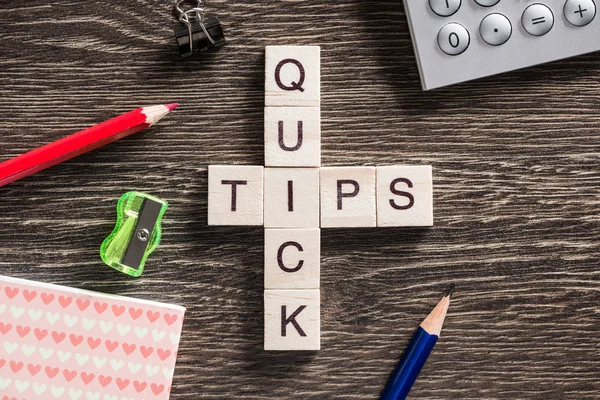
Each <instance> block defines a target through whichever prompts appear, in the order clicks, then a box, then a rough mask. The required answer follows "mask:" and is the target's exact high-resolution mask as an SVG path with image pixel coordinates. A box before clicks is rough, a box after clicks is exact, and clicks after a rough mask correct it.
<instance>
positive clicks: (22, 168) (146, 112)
mask: <svg viewBox="0 0 600 400" xmlns="http://www.w3.org/2000/svg"><path fill="white" fill-rule="evenodd" d="M175 107H177V104H176V103H173V104H165V105H158V106H150V107H143V108H138V109H137V110H133V111H130V112H128V113H126V114H123V115H120V116H118V117H116V118H113V119H110V120H108V121H106V122H103V123H101V124H98V125H96V126H92V127H91V128H87V129H84V130H82V131H81V132H77V133H74V134H73V135H71V136H67V137H66V138H63V139H60V140H57V141H56V142H53V143H50V144H47V145H45V146H42V147H39V148H37V149H35V150H32V151H30V152H28V153H25V154H22V155H20V156H18V157H15V158H13V159H10V160H8V161H5V162H3V163H0V187H1V186H4V185H8V184H9V183H11V182H14V181H16V180H19V179H21V178H24V177H26V176H29V175H31V174H35V173H36V172H39V171H41V170H43V169H46V168H49V167H51V166H53V165H56V164H58V163H61V162H63V161H67V160H70V159H71V158H73V157H77V156H78V155H81V154H83V153H87V152H88V151H91V150H94V149H97V148H98V147H101V146H104V145H105V144H108V143H112V142H114V141H115V140H118V139H121V138H124V137H125V136H129V135H131V134H134V133H136V132H139V131H141V130H142V129H146V128H148V127H149V126H152V125H154V124H155V123H157V122H158V121H159V120H160V119H161V118H162V117H164V116H165V115H167V114H168V113H169V112H170V111H172V110H173V109H174V108H175Z"/></svg>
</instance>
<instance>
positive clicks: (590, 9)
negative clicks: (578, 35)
mask: <svg viewBox="0 0 600 400" xmlns="http://www.w3.org/2000/svg"><path fill="white" fill-rule="evenodd" d="M564 13H565V18H566V19H567V21H569V23H570V24H571V25H575V26H585V25H587V24H589V23H590V22H592V20H593V19H594V17H595V16H596V4H595V3H594V1H593V0H567V2H566V3H565V8H564Z"/></svg>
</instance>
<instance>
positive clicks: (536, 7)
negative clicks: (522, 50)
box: [521, 3, 554, 36]
mask: <svg viewBox="0 0 600 400" xmlns="http://www.w3.org/2000/svg"><path fill="white" fill-rule="evenodd" d="M521 23H522V24H523V28H525V30H526V31H527V33H529V34H530V35H533V36H542V35H545V34H546V33H548V32H550V30H551V29H552V27H553V26H554V14H552V11H551V10H550V9H549V8H548V7H547V6H545V5H544V4H541V3H535V4H532V5H530V6H529V7H527V8H526V9H525V11H524V12H523V16H522V17H521Z"/></svg>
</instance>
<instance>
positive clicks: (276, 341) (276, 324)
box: [265, 290, 321, 350]
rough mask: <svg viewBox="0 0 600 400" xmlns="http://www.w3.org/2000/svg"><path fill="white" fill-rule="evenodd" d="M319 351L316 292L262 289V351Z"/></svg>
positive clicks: (319, 301)
mask: <svg viewBox="0 0 600 400" xmlns="http://www.w3.org/2000/svg"><path fill="white" fill-rule="evenodd" d="M320 348H321V293H320V291H319V290H265V350H319V349H320Z"/></svg>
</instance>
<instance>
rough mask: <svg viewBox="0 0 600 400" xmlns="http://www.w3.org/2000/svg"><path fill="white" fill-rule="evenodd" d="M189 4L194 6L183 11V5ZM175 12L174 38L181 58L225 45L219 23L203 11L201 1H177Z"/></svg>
mask: <svg viewBox="0 0 600 400" xmlns="http://www.w3.org/2000/svg"><path fill="white" fill-rule="evenodd" d="M190 2H191V3H195V4H196V6H195V7H192V8H187V9H184V3H190ZM175 10H176V11H177V13H178V14H179V23H178V24H177V25H176V26H175V38H176V39H177V45H178V46H179V55H180V56H181V58H187V57H190V56H192V55H194V54H201V53H204V52H206V51H208V50H210V49H218V48H220V47H222V46H223V45H225V35H224V34H223V27H222V26H221V22H219V19H218V18H217V17H216V16H214V15H212V14H207V13H206V12H205V11H204V8H202V0H197V1H190V0H177V1H176V3H175Z"/></svg>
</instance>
